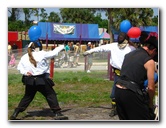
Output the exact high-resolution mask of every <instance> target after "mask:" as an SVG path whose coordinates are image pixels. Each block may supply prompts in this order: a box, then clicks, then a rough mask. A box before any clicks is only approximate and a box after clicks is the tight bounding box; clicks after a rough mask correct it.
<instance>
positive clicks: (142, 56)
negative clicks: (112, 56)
mask: <svg viewBox="0 0 166 128" xmlns="http://www.w3.org/2000/svg"><path fill="white" fill-rule="evenodd" d="M150 59H151V57H150V56H149V54H148V53H147V51H146V50H144V49H143V48H141V47H140V48H138V49H136V50H134V51H132V52H130V53H128V54H126V55H125V58H124V62H123V65H122V68H121V77H122V78H124V79H127V80H129V81H132V82H135V83H136V84H138V85H139V86H143V82H144V81H145V80H146V79H147V71H146V69H145V68H144V64H145V63H146V62H147V61H148V60H150Z"/></svg>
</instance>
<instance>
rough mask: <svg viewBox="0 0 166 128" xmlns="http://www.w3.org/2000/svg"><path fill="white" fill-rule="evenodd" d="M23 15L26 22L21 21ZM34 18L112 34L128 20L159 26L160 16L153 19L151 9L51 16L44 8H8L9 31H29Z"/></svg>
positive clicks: (70, 10) (62, 12) (63, 12)
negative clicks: (93, 26)
mask: <svg viewBox="0 0 166 128" xmlns="http://www.w3.org/2000/svg"><path fill="white" fill-rule="evenodd" d="M101 12H105V13H106V16H107V17H108V19H102V18H101ZM21 15H24V17H25V18H24V20H20V16H21ZM32 16H34V17H36V18H37V21H41V22H61V23H85V24H98V25H99V27H101V28H107V29H108V32H110V33H111V31H110V28H114V29H116V30H118V29H119V25H120V23H121V22H122V21H123V20H126V19H128V20H129V21H130V22H131V24H132V26H151V25H156V26H157V25H158V16H155V17H153V10H152V9H151V8H60V13H57V12H54V11H53V12H50V14H47V13H46V10H45V9H44V8H8V30H9V31H27V30H28V28H30V26H32V25H33V23H32V21H33V20H34V19H31V18H32Z"/></svg>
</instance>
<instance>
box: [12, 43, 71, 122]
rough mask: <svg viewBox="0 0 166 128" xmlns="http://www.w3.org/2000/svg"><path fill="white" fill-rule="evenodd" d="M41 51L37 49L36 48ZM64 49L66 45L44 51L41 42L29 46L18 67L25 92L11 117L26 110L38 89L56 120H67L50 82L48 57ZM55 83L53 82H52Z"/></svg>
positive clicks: (13, 117)
mask: <svg viewBox="0 0 166 128" xmlns="http://www.w3.org/2000/svg"><path fill="white" fill-rule="evenodd" d="M37 49H38V50H39V51H36V50H37ZM63 49H64V46H63V45H62V46H59V47H57V48H55V49H54V50H52V51H48V52H46V51H42V44H41V43H39V42H38V43H33V42H31V43H30V44H29V46H28V53H27V54H25V55H23V56H22V57H21V60H20V62H19V64H18V67H17V69H18V70H19V71H20V73H21V74H22V75H23V78H22V82H23V84H24V85H25V94H24V96H23V98H22V99H21V101H20V103H19V104H18V106H17V107H16V109H15V111H14V113H13V114H12V115H11V117H10V119H11V120H15V119H16V117H17V115H18V114H19V113H20V112H23V111H25V110H26V108H27V107H28V106H29V104H30V103H31V101H32V100H33V98H34V96H35V94H36V92H37V91H39V92H40V93H42V94H43V96H44V97H45V98H46V100H47V102H48V105H49V106H50V108H51V110H52V111H53V112H54V113H55V117H54V119H55V120H66V119H68V117H66V116H64V115H63V114H62V113H61V111H60V110H61V108H60V106H59V103H58V99H57V96H56V92H55V91H54V89H53V87H52V86H53V85H54V84H50V83H51V82H48V80H49V81H50V79H48V73H49V64H48V63H47V59H50V58H53V57H54V56H57V55H58V53H59V52H60V51H61V50H63ZM52 83H53V82H52Z"/></svg>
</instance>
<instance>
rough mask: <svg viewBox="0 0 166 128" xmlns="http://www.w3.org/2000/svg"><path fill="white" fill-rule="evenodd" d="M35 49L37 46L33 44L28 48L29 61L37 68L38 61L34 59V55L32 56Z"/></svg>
mask: <svg viewBox="0 0 166 128" xmlns="http://www.w3.org/2000/svg"><path fill="white" fill-rule="evenodd" d="M34 49H35V45H34V43H31V44H30V46H28V56H29V61H30V62H31V63H32V64H33V65H34V66H35V67H36V66H37V64H36V60H35V59H34V57H33V55H32V50H34Z"/></svg>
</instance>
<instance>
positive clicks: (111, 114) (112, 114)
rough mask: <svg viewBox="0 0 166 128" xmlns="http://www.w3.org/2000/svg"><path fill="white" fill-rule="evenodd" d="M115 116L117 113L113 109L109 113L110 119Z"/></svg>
mask: <svg viewBox="0 0 166 128" xmlns="http://www.w3.org/2000/svg"><path fill="white" fill-rule="evenodd" d="M116 115H117V111H116V110H115V109H113V110H112V111H111V113H110V114H109V116H110V117H113V116H116Z"/></svg>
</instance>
